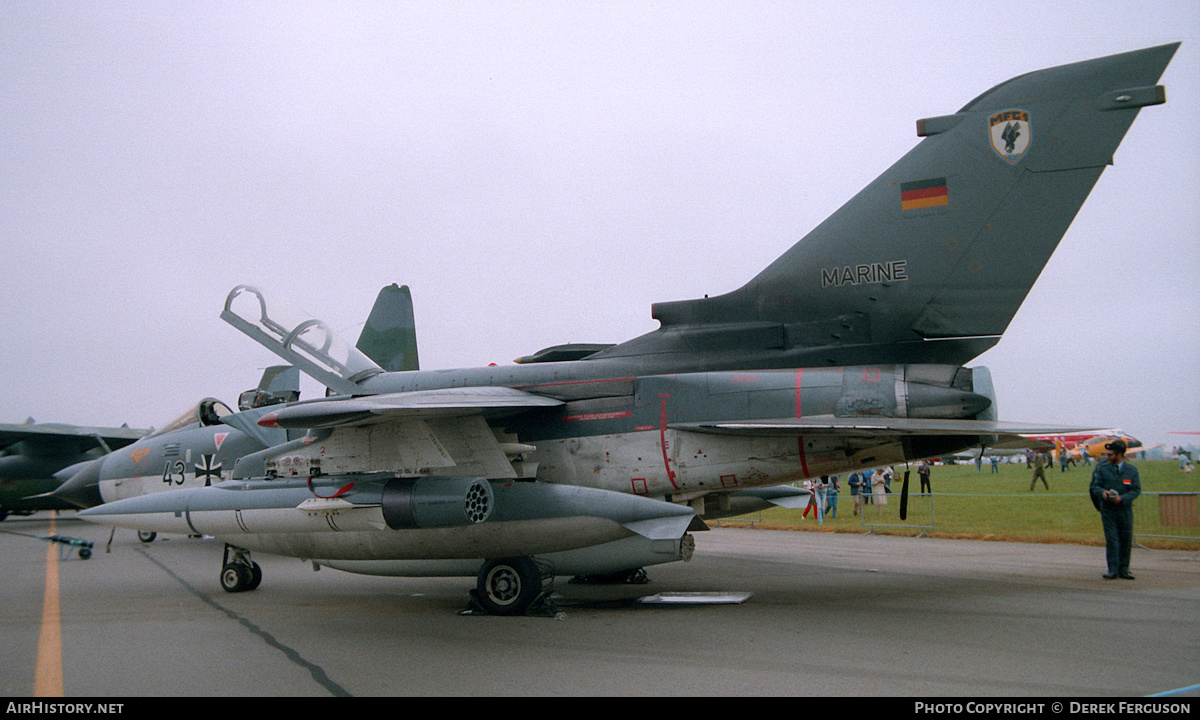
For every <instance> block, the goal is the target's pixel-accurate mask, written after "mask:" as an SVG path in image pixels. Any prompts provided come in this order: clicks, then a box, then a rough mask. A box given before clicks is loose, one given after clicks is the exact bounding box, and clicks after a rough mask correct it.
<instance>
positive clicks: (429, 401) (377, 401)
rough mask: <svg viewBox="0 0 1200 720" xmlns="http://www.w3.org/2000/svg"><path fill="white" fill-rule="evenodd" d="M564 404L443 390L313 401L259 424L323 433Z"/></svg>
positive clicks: (492, 391) (505, 391) (522, 395)
mask: <svg viewBox="0 0 1200 720" xmlns="http://www.w3.org/2000/svg"><path fill="white" fill-rule="evenodd" d="M562 404H563V402H562V401H561V400H556V399H554V398H548V397H543V396H541V395H534V394H532V393H528V392H525V391H523V390H515V389H513V388H507V387H462V388H444V389H440V390H418V391H412V392H398V393H387V394H384V395H367V396H363V397H354V398H328V399H323V400H312V401H310V402H306V403H297V404H295V405H290V406H288V407H286V408H281V409H279V410H276V411H275V412H272V413H269V414H267V415H265V416H263V418H262V419H261V420H259V421H258V422H259V424H260V425H263V426H265V427H282V428H312V429H322V428H334V427H341V426H347V425H375V424H379V423H384V422H389V421H396V420H408V419H426V418H464V417H469V416H473V415H482V416H488V417H492V416H495V415H502V414H505V413H511V412H519V411H521V410H530V409H534V408H544V407H554V406H557V405H562Z"/></svg>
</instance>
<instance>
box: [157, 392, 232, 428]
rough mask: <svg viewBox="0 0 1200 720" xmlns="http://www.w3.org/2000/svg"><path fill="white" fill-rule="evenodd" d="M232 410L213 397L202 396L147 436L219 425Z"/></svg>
mask: <svg viewBox="0 0 1200 720" xmlns="http://www.w3.org/2000/svg"><path fill="white" fill-rule="evenodd" d="M232 414H233V411H232V410H230V409H229V406H228V405H226V404H225V403H223V402H221V401H220V400H217V399H215V398H204V399H203V400H201V401H200V402H198V403H196V404H195V405H193V406H192V407H190V408H188V409H187V410H186V411H184V412H183V413H180V415H179V416H178V417H176V418H175V419H174V420H172V421H171V422H169V423H167V424H166V425H163V426H162V427H161V428H159V429H158V430H155V431H154V432H153V433H151V434H150V436H149V437H155V436H158V435H164V434H166V433H169V432H172V431H175V430H182V429H183V428H186V427H189V426H192V425H194V426H196V427H207V426H209V425H219V424H220V423H221V418H223V417H225V416H226V415H232Z"/></svg>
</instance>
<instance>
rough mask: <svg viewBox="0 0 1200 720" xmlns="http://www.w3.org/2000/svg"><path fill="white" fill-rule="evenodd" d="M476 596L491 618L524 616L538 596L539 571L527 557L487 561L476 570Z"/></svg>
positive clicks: (539, 590)
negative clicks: (477, 576) (495, 616)
mask: <svg viewBox="0 0 1200 720" xmlns="http://www.w3.org/2000/svg"><path fill="white" fill-rule="evenodd" d="M476 592H477V595H478V599H479V602H480V604H482V605H483V608H484V609H485V610H487V612H489V613H491V614H493V615H524V614H525V611H526V610H528V609H529V606H530V605H531V604H533V601H534V600H536V599H537V598H538V596H539V595H541V594H542V571H541V570H539V569H538V566H537V565H536V564H534V562H533V560H532V559H530V558H527V557H518V558H504V559H502V560H488V561H487V562H485V563H484V564H483V567H482V568H480V569H479V582H478V584H477V585H476Z"/></svg>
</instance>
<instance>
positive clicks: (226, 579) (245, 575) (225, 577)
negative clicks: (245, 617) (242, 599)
mask: <svg viewBox="0 0 1200 720" xmlns="http://www.w3.org/2000/svg"><path fill="white" fill-rule="evenodd" d="M252 579H253V578H252V577H251V570H250V568H249V567H248V566H246V565H242V564H241V563H229V564H228V565H226V566H225V567H223V568H221V587H222V588H223V589H224V590H225V592H231V593H235V592H241V591H243V590H245V589H246V588H247V586H249V584H250V582H251V580H252Z"/></svg>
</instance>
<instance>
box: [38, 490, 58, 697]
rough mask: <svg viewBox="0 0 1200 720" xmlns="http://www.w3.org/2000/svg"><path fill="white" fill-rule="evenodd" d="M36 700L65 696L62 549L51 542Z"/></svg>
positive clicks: (51, 525) (51, 528) (39, 648)
mask: <svg viewBox="0 0 1200 720" xmlns="http://www.w3.org/2000/svg"><path fill="white" fill-rule="evenodd" d="M57 517H58V511H57V510H54V511H51V514H50V534H51V535H54V534H55V529H54V520H55V518H57ZM33 695H34V697H62V695H63V673H62V625H61V623H60V622H59V614H58V546H57V544H56V543H50V547H48V548H47V549H46V594H45V597H44V599H43V600H42V631H41V634H40V635H39V636H38V651H37V669H36V670H35V671H34V677H33Z"/></svg>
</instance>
